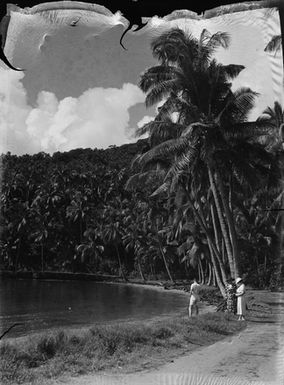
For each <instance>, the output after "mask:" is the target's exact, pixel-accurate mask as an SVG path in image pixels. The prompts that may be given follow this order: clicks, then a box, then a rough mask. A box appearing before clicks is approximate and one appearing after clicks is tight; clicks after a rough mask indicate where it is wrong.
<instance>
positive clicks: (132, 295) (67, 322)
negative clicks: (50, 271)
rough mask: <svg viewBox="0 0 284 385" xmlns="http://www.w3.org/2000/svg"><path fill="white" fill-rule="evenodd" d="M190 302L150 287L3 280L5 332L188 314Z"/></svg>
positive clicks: (0, 306)
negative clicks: (20, 324)
mask: <svg viewBox="0 0 284 385" xmlns="http://www.w3.org/2000/svg"><path fill="white" fill-rule="evenodd" d="M187 304H188V297H187V296H186V295H181V294H177V293H172V292H166V291H165V292H163V291H158V290H153V289H150V288H144V287H136V286H135V287H133V286H128V285H123V284H109V283H97V282H88V281H86V282H84V281H55V280H50V281H40V280H27V279H21V280H14V279H7V278H6V279H5V278H1V279H0V332H1V331H2V330H5V329H6V328H8V327H9V326H11V325H12V324H13V323H15V322H20V323H23V325H22V326H17V327H15V328H14V329H12V330H11V332H9V334H7V337H13V336H20V335H24V334H28V333H31V332H35V331H40V330H44V329H47V328H52V327H61V326H63V327H66V326H72V327H76V326H81V325H86V326H87V325H90V324H94V323H107V322H112V321H117V320H119V321H125V320H135V319H147V318H151V317H156V316H160V315H165V314H169V313H174V312H180V311H181V310H186V308H187Z"/></svg>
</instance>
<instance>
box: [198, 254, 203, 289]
mask: <svg viewBox="0 0 284 385" xmlns="http://www.w3.org/2000/svg"><path fill="white" fill-rule="evenodd" d="M198 265H199V270H200V276H201V277H200V278H201V279H200V281H201V285H204V271H203V266H202V262H201V260H200V259H199V261H198Z"/></svg>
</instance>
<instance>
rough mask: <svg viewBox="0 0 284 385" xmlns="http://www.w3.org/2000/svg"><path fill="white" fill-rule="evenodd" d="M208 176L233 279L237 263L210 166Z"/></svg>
mask: <svg viewBox="0 0 284 385" xmlns="http://www.w3.org/2000/svg"><path fill="white" fill-rule="evenodd" d="M208 176H209V181H210V187H211V190H212V192H213V196H214V201H215V205H216V209H217V215H218V218H219V223H220V227H221V230H222V235H223V238H224V241H225V246H226V250H227V255H228V260H229V266H230V273H231V276H232V277H235V263H234V256H233V253H232V249H231V242H230V237H229V234H228V231H227V228H226V223H225V220H224V217H223V213H222V209H221V203H220V200H219V196H218V191H217V188H216V186H215V181H214V178H213V173H212V169H211V167H210V166H209V165H208Z"/></svg>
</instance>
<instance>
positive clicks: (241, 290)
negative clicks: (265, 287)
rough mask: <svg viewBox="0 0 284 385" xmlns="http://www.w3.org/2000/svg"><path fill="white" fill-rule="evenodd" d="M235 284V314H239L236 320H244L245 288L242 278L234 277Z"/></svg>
mask: <svg viewBox="0 0 284 385" xmlns="http://www.w3.org/2000/svg"><path fill="white" fill-rule="evenodd" d="M236 284H237V291H236V297H237V315H238V316H239V318H238V321H244V320H245V317H244V315H245V311H246V298H245V293H246V288H245V285H244V283H243V280H242V278H237V279H236Z"/></svg>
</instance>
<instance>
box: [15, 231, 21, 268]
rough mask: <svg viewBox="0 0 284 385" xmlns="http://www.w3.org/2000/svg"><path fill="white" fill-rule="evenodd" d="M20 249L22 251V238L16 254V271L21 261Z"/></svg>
mask: <svg viewBox="0 0 284 385" xmlns="http://www.w3.org/2000/svg"><path fill="white" fill-rule="evenodd" d="M20 251H21V238H20V239H19V243H18V247H17V254H16V260H15V266H14V270H15V272H17V270H18V263H19V259H20Z"/></svg>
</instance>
